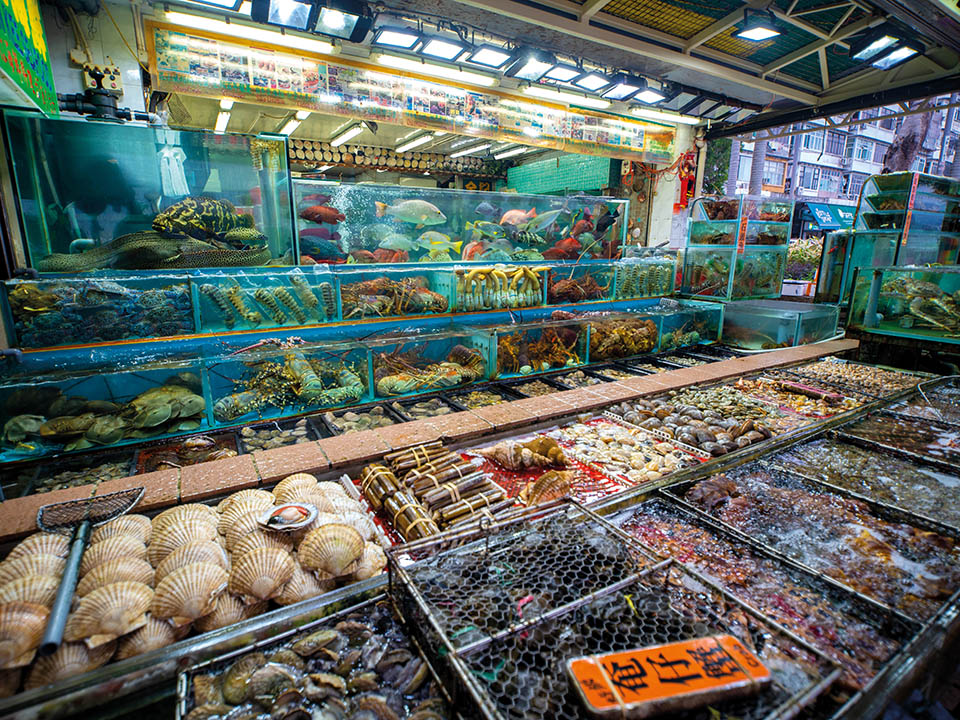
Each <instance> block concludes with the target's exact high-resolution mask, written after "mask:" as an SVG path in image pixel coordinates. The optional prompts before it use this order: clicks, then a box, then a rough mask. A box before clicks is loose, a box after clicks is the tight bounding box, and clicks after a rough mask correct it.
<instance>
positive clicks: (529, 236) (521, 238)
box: [510, 230, 544, 245]
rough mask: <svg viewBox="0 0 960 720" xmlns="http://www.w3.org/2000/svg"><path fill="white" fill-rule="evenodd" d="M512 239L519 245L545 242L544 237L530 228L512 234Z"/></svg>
mask: <svg viewBox="0 0 960 720" xmlns="http://www.w3.org/2000/svg"><path fill="white" fill-rule="evenodd" d="M510 239H511V240H513V241H514V242H515V243H517V244H518V245H542V244H543V242H544V240H543V238H542V237H540V236H539V235H537V234H536V233H532V232H530V231H528V230H517V231H516V232H514V233H512V234H511V235H510Z"/></svg>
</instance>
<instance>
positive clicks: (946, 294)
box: [847, 265, 960, 344]
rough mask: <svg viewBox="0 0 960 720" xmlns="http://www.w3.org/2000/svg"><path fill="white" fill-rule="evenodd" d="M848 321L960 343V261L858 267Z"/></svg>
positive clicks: (875, 330) (897, 334) (884, 331)
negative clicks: (937, 264) (944, 264)
mask: <svg viewBox="0 0 960 720" xmlns="http://www.w3.org/2000/svg"><path fill="white" fill-rule="evenodd" d="M847 325H848V327H852V328H857V329H859V330H863V331H865V332H870V333H875V334H879V335H890V336H895V337H903V338H912V339H917V340H937V341H939V342H948V343H954V344H960V267H958V266H956V265H954V266H950V267H924V268H917V267H882V268H860V269H858V270H857V271H856V274H855V276H854V282H853V291H852V294H851V299H850V313H849V317H848V320H847Z"/></svg>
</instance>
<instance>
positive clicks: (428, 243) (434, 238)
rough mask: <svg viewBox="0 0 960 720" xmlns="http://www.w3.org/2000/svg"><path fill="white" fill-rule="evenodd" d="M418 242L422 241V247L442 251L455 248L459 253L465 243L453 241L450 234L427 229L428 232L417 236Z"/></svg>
mask: <svg viewBox="0 0 960 720" xmlns="http://www.w3.org/2000/svg"><path fill="white" fill-rule="evenodd" d="M417 242H418V243H420V247H422V248H424V249H425V250H439V251H441V252H442V251H446V250H453V251H454V252H457V253H458V252H460V246H461V245H463V243H462V242H459V241H458V242H453V241H452V240H451V239H450V236H449V235H444V234H443V233H440V232H437V231H436V230H427V232H425V233H423V235H421V236H420V237H418V238H417Z"/></svg>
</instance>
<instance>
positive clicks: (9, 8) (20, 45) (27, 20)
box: [0, 0, 60, 115]
mask: <svg viewBox="0 0 960 720" xmlns="http://www.w3.org/2000/svg"><path fill="white" fill-rule="evenodd" d="M37 2H38V0H0V70H2V71H3V73H4V74H5V75H6V76H7V77H8V78H9V79H10V81H12V82H13V83H14V84H15V85H17V87H18V88H20V90H21V91H22V92H23V94H25V95H26V96H27V97H28V98H29V99H30V100H31V101H32V103H33V104H34V105H36V107H37V108H39V109H40V110H42V111H43V112H44V113H46V114H47V115H58V114H59V112H60V111H59V108H58V105H57V92H56V90H55V89H54V86H53V71H52V70H51V69H50V57H49V55H48V54H47V41H46V39H45V38H44V35H43V22H42V21H41V20H40V8H39V7H38V5H37Z"/></svg>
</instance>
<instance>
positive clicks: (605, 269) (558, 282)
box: [547, 262, 617, 305]
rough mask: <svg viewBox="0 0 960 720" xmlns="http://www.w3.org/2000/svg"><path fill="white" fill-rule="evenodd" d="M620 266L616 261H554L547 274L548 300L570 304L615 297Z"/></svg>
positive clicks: (549, 301) (549, 302)
mask: <svg viewBox="0 0 960 720" xmlns="http://www.w3.org/2000/svg"><path fill="white" fill-rule="evenodd" d="M616 269H617V266H616V264H615V263H612V262H587V263H571V264H569V265H554V266H553V267H551V268H550V273H549V277H548V278H547V304H548V305H567V304H569V303H582V302H597V301H599V300H610V299H612V296H613V291H614V284H615V282H616Z"/></svg>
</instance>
